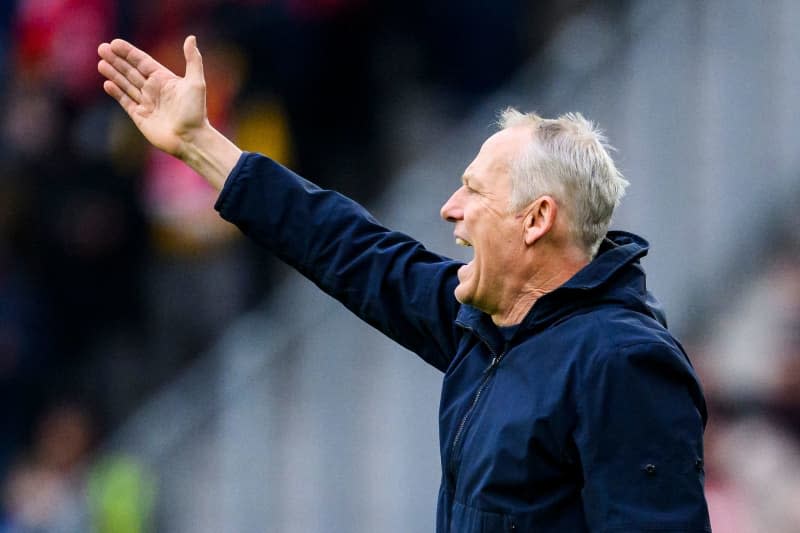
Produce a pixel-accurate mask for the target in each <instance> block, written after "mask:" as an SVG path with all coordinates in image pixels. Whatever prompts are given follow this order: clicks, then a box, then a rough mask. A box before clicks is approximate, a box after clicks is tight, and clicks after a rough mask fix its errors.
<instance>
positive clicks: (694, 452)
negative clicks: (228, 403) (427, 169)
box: [98, 37, 710, 533]
mask: <svg viewBox="0 0 800 533" xmlns="http://www.w3.org/2000/svg"><path fill="white" fill-rule="evenodd" d="M98 52H99V54H100V57H101V60H100V62H99V64H98V70H99V71H100V72H101V73H102V74H103V75H104V76H105V77H106V78H107V81H106V82H105V83H104V88H105V90H106V92H107V93H108V94H110V95H111V96H112V97H114V98H115V99H116V100H117V101H118V102H119V103H120V105H121V106H122V108H123V109H124V110H125V111H126V112H127V113H128V114H129V115H130V117H131V118H132V119H133V121H134V122H135V124H136V125H137V127H138V128H139V129H140V130H141V131H142V133H143V134H144V135H145V137H147V139H148V140H149V141H150V142H152V143H153V144H154V145H155V146H157V147H158V148H160V149H162V150H164V151H166V152H168V153H170V154H172V155H174V156H176V157H178V158H180V159H181V160H183V161H185V162H186V163H187V164H189V165H190V166H191V167H192V168H194V169H195V170H196V171H197V172H199V173H200V174H201V175H202V176H204V177H205V178H206V179H207V180H208V181H209V183H211V184H212V185H213V186H215V187H217V188H218V189H221V194H220V197H219V200H218V201H217V205H216V208H217V209H218V210H219V211H220V213H221V215H222V216H223V217H224V218H226V219H227V220H230V221H231V222H233V223H235V224H236V225H238V226H239V227H240V228H241V230H242V231H243V232H245V233H246V234H247V235H249V236H250V237H252V238H253V239H254V240H256V241H258V242H259V243H261V244H262V245H264V246H266V247H268V248H270V249H272V250H273V251H274V252H275V253H276V254H277V255H278V256H279V257H280V258H281V259H283V260H284V261H286V262H287V263H289V264H290V265H292V266H294V267H295V268H296V269H297V270H299V271H300V272H301V273H303V274H304V275H305V276H307V277H309V278H310V279H312V280H313V281H314V282H315V283H317V284H318V285H319V286H320V287H321V288H322V289H323V290H325V291H326V292H328V293H330V294H331V295H332V296H334V297H335V298H337V299H339V300H340V301H341V302H342V303H343V304H344V305H345V306H347V307H348V308H349V309H351V310H352V311H353V312H354V313H356V314H357V315H358V316H360V317H361V318H362V319H364V320H366V321H367V322H368V323H370V324H372V325H373V326H375V327H376V328H378V329H379V330H381V331H383V332H384V333H385V334H387V335H388V336H389V337H391V338H393V339H394V340H396V341H397V342H399V343H401V344H402V345H404V346H405V347H407V348H409V349H410V350H412V351H414V352H416V353H417V354H419V355H420V356H421V357H422V358H423V359H424V360H426V361H427V362H429V363H430V364H432V365H433V366H435V367H436V368H438V369H440V370H441V371H442V372H444V381H443V387H442V397H441V405H440V428H439V433H440V440H441V459H442V483H441V488H440V491H439V502H438V511H437V531H439V532H452V533H468V532H495V531H497V532H501V531H526V532H527V531H536V532H559V533H562V532H583V531H598V532H599V531H604V532H605V531H616V532H626V533H629V532H639V531H659V532H666V531H670V532H701V531H703V532H705V531H710V527H709V522H708V511H707V509H706V503H705V498H704V495H703V458H702V433H703V428H704V425H705V420H706V411H705V404H704V400H703V395H702V391H701V389H700V385H699V383H698V381H697V377H696V376H695V373H694V371H693V370H692V367H691V365H690V363H689V361H688V359H687V357H686V355H685V354H684V352H683V350H682V348H681V347H680V345H679V344H678V342H677V341H676V340H675V339H673V338H672V336H671V335H670V334H669V333H668V332H667V330H666V329H665V327H664V326H663V325H662V324H661V323H660V321H659V318H658V317H659V315H658V314H657V313H656V312H655V311H654V310H653V308H651V307H650V306H648V305H647V291H646V288H645V277H644V272H643V271H642V269H641V267H640V265H639V261H638V260H639V258H640V257H642V256H643V255H645V253H646V252H647V243H646V242H645V241H644V240H642V239H641V238H639V237H636V236H635V235H632V234H628V233H622V232H611V233H609V234H608V235H607V237H606V232H607V228H608V225H609V222H610V219H611V215H612V212H613V210H614V207H615V206H616V205H617V203H618V201H619V199H620V197H621V196H622V194H623V192H624V188H625V186H626V185H627V182H626V181H625V180H624V179H623V178H622V177H621V175H620V174H619V173H618V172H617V170H616V168H615V167H614V163H613V161H612V160H611V158H610V157H609V156H608V153H607V151H606V149H605V146H604V141H603V139H602V137H601V136H600V135H599V133H598V132H597V131H595V129H594V128H593V127H592V125H591V124H590V123H588V122H587V121H586V120H584V119H583V118H582V117H581V116H580V115H565V116H563V117H560V118H559V119H555V120H546V119H542V118H540V117H537V116H536V115H524V114H521V113H519V112H516V111H514V110H508V111H506V112H505V113H504V114H503V117H502V120H501V126H502V129H501V130H500V131H499V132H498V133H496V134H495V135H493V136H492V137H490V138H489V139H488V140H487V141H486V142H485V143H484V145H483V146H482V147H481V149H480V152H479V153H478V155H477V157H476V158H475V160H474V161H473V162H472V163H471V164H470V165H469V166H468V167H467V169H466V171H465V173H464V175H463V177H462V184H461V187H459V188H458V189H457V190H456V191H455V193H453V195H452V197H451V198H450V199H449V200H448V201H447V202H446V203H445V204H444V206H443V207H442V212H441V214H442V217H443V218H445V219H446V220H448V221H450V222H453V223H454V225H455V231H454V233H455V238H456V240H457V242H459V243H460V244H463V245H465V246H471V247H473V249H474V252H475V256H474V259H473V260H472V261H470V262H469V263H467V264H466V265H462V264H460V263H458V262H455V261H452V260H450V259H447V258H444V257H441V256H439V255H436V254H433V253H431V252H429V251H427V250H426V249H425V248H424V247H423V246H422V245H421V244H420V243H418V242H416V241H414V240H413V239H411V238H409V237H408V236H406V235H403V234H401V233H398V232H394V231H391V230H388V229H386V228H384V227H382V226H381V225H379V224H378V223H377V222H376V221H375V220H374V219H373V218H372V217H371V216H370V215H369V214H368V213H366V212H365V211H364V209H363V208H362V207H361V206H359V205H358V204H355V203H354V202H352V201H350V200H349V199H347V198H345V197H343V196H341V195H339V194H337V193H334V192H331V191H326V190H322V189H319V188H318V187H316V186H314V185H313V184H311V183H309V182H307V181H305V180H304V179H302V178H300V177H299V176H296V175H295V174H293V173H292V172H290V171H289V170H287V169H285V168H283V167H281V166H280V165H278V164H276V163H274V162H272V161H271V160H269V159H268V158H266V157H263V156H259V155H256V154H246V153H245V154H243V153H242V152H241V151H240V150H239V149H238V148H237V147H236V146H235V145H233V144H232V143H231V142H230V141H229V140H227V139H226V138H225V137H224V136H222V135H221V134H220V133H218V132H217V131H216V130H214V128H213V127H212V126H211V125H210V124H209V123H208V119H207V117H206V113H205V82H204V78H203V68H202V60H201V57H200V53H199V51H198V49H197V45H196V41H195V39H194V37H188V38H187V39H186V41H185V43H184V55H185V57H186V75H185V77H183V78H181V77H178V76H176V75H175V74H173V73H172V72H170V71H168V70H167V69H166V68H164V67H163V66H161V65H160V64H158V63H157V62H156V61H155V60H153V59H152V58H151V57H149V56H148V55H147V54H145V53H144V52H142V51H141V50H139V49H137V48H135V47H133V46H132V45H130V44H129V43H127V42H125V41H122V40H114V41H113V42H111V43H110V44H108V43H104V44H101V45H100V47H99V49H98Z"/></svg>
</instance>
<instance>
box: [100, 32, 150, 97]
mask: <svg viewBox="0 0 800 533" xmlns="http://www.w3.org/2000/svg"><path fill="white" fill-rule="evenodd" d="M97 54H98V55H99V56H100V57H101V58H103V59H104V60H105V61H106V62H108V63H109V64H111V66H113V67H114V68H115V69H116V70H117V71H118V72H120V73H121V74H122V75H123V76H125V77H126V78H127V79H128V81H129V82H130V83H131V84H133V85H134V86H135V87H136V88H137V89H141V88H142V87H144V83H145V81H147V79H146V78H145V77H144V75H142V73H141V72H139V70H138V69H137V68H136V67H134V66H133V65H131V64H130V63H128V61H127V59H125V58H123V57H120V56H118V55H117V54H115V53H114V51H113V50H112V49H111V45H109V44H108V43H103V44H101V45H100V46H98V47H97Z"/></svg>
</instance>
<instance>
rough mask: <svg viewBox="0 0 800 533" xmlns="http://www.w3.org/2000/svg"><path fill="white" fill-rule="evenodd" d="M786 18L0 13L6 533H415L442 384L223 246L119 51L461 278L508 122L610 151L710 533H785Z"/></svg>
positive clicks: (193, 8)
mask: <svg viewBox="0 0 800 533" xmlns="http://www.w3.org/2000/svg"><path fill="white" fill-rule="evenodd" d="M798 27H800V3H799V2H796V1H794V0H774V1H770V2H753V1H747V0H707V1H705V2H694V1H688V0H687V1H675V2H658V1H626V0H615V1H607V2H591V1H587V0H562V1H556V0H549V1H547V0H542V1H539V2H527V1H524V0H494V1H493V2H478V1H474V0H430V1H424V0H406V1H390V0H384V1H383V2H368V1H367V0H238V1H234V0H158V1H156V0H140V1H138V2H123V1H118V0H18V1H13V0H0V72H2V76H0V496H1V499H0V502H2V506H1V507H0V509H2V510H1V512H0V531H1V532H3V533H28V532H37V533H45V532H89V531H91V532H98V533H111V532H114V533H118V532H119V533H139V532H141V533H144V532H154V531H169V532H178V533H180V532H218V531H239V532H250V531H268V532H283V531H303V532H319V533H331V532H367V531H383V532H398V533H400V532H403V533H407V532H412V531H413V532H416V531H419V532H422V531H431V530H432V529H433V525H434V509H435V501H436V491H437V488H438V483H439V463H438V448H437V421H436V420H437V406H438V393H439V383H440V379H441V376H440V375H439V374H438V373H437V372H436V371H435V370H434V369H432V368H430V367H428V366H426V365H425V364H424V363H423V362H421V361H420V360H418V359H417V358H416V357H414V356H413V355H412V354H410V353H408V352H406V351H404V350H403V349H401V348H399V347H397V346H395V345H393V344H391V343H389V342H388V341H387V340H385V339H384V338H383V337H381V336H380V335H379V334H377V333H376V332H374V331H373V330H371V329H370V328H369V327H368V326H365V325H363V324H361V323H360V322H358V321H357V320H356V319H355V318H353V317H352V316H350V315H349V314H348V313H347V312H346V311H345V310H344V308H342V307H341V306H340V305H339V304H337V303H336V302H334V301H332V300H331V299H330V298H328V297H327V296H325V295H322V294H320V293H319V292H318V291H317V290H316V288H315V287H313V286H312V285H311V284H310V283H309V282H307V281H305V280H304V279H302V278H300V277H299V276H298V275H296V274H294V273H292V272H289V271H288V270H287V269H286V268H285V267H283V266H282V265H280V264H278V263H277V262H276V261H275V260H273V259H272V258H270V256H269V255H268V254H267V253H265V252H263V251H262V250H259V249H258V248H257V247H255V246H254V245H252V244H251V243H249V242H247V241H246V240H245V239H243V238H242V237H241V236H240V235H239V234H238V233H237V231H236V230H235V229H234V228H232V227H230V226H228V225H227V224H225V223H223V222H222V221H221V220H219V218H218V216H217V215H216V213H215V212H214V211H213V209H212V205H213V203H214V200H215V197H216V195H215V194H214V192H213V191H212V190H210V189H209V188H208V187H206V186H205V185H204V184H203V182H202V181H201V180H200V179H199V178H198V177H197V176H196V175H194V174H193V173H192V172H191V171H189V170H188V169H187V168H186V167H183V166H182V165H181V164H179V163H177V162H176V161H174V160H172V159H170V158H168V157H166V156H163V155H162V154H159V153H157V152H155V151H154V150H152V149H150V148H149V147H148V146H147V145H146V143H145V142H144V141H143V139H142V138H141V136H140V135H139V134H138V133H137V132H136V131H135V130H134V129H133V128H132V126H131V124H130V123H129V122H128V120H127V118H126V117H125V115H124V114H123V112H122V111H121V110H120V109H119V108H118V107H117V105H116V103H115V102H114V101H113V100H112V99H111V98H109V97H107V96H106V95H105V94H104V93H103V92H102V89H101V84H102V81H101V78H100V76H99V75H98V74H97V72H96V62H97V56H96V47H97V45H98V43H100V42H102V41H104V40H109V39H110V38H113V37H114V36H122V37H125V38H127V39H129V40H131V41H132V42H134V43H136V44H137V45H138V46H140V47H142V48H144V49H145V50H147V51H149V52H150V53H151V54H152V55H153V56H155V57H156V58H157V59H158V60H160V61H161V62H162V63H164V64H166V65H168V66H170V67H172V68H174V69H175V70H176V71H177V72H179V73H182V72H183V58H182V53H181V43H182V41H183V37H184V36H185V35H186V34H188V33H194V34H196V35H197V36H198V41H199V45H200V49H201V51H202V52H203V56H204V63H205V67H206V74H207V77H208V87H209V89H208V90H209V95H208V106H209V112H210V115H211V118H212V122H213V123H214V124H215V125H216V126H217V127H218V128H219V129H221V130H222V131H224V132H226V133H227V134H228V135H229V136H230V137H232V138H233V139H234V140H235V141H236V142H237V143H238V144H239V145H240V146H242V147H243V148H245V149H248V150H252V151H261V152H264V153H267V154H269V155H271V156H272V157H273V158H275V159H277V160H279V161H281V162H283V163H285V164H287V165H289V166H291V167H292V168H294V169H296V170H297V171H298V172H300V173H301V174H302V175H304V176H306V177H308V178H310V179H312V180H314V181H316V182H317V183H319V184H321V185H323V186H326V187H331V188H336V189H338V190H340V191H342V192H344V193H346V194H348V195H350V196H352V197H354V198H356V199H357V200H359V201H361V202H363V203H365V204H366V205H367V206H368V207H369V208H370V209H371V210H372V211H373V212H374V213H376V215H377V216H378V217H379V218H380V219H381V220H382V221H384V222H385V223H386V224H387V225H390V226H392V227H396V228H398V229H401V230H403V231H406V232H408V233H410V234H412V235H414V236H417V237H418V238H421V240H422V241H423V242H424V243H425V244H426V245H428V246H429V247H431V248H433V249H435V250H437V251H441V252H443V253H445V254H449V255H452V256H455V257H460V256H462V254H463V252H462V251H460V250H458V249H456V247H455V246H454V244H453V243H452V236H451V228H449V227H448V225H447V224H445V223H444V222H442V221H440V220H439V218H438V209H439V206H440V205H441V203H442V202H444V200H446V198H447V197H448V195H449V194H450V192H451V191H452V190H453V189H454V188H456V187H457V186H458V184H459V177H460V175H461V172H462V171H463V169H464V167H465V166H466V164H467V163H468V162H469V161H470V160H471V159H472V158H473V157H474V155H475V153H476V152H477V150H478V148H479V147H480V144H481V142H482V141H483V140H484V139H485V138H486V137H487V136H489V135H490V134H491V133H492V132H493V131H494V126H493V122H494V120H495V119H496V116H497V112H498V111H499V110H500V109H502V108H504V107H505V106H508V105H514V106H517V107H519V108H520V109H522V110H526V111H528V110H536V111H538V112H539V113H540V114H542V115H545V116H554V115H558V114H561V113H563V112H567V111H580V112H582V113H583V114H585V115H586V116H587V117H589V118H591V119H593V120H595V121H597V122H598V123H599V124H600V126H601V127H602V128H603V129H604V130H605V131H606V132H607V134H608V136H609V138H610V139H611V142H612V144H614V145H615V146H616V147H617V149H618V152H617V154H616V159H617V161H618V166H619V167H621V169H622V170H623V172H624V173H625V175H626V176H627V178H628V179H629V180H630V182H631V183H632V185H631V187H630V188H629V192H628V196H627V198H626V199H625V200H624V202H623V205H622V206H621V208H620V210H619V212H618V214H617V216H616V219H615V223H614V227H616V228H620V229H628V230H631V231H634V232H637V233H640V234H641V235H643V236H644V237H646V238H647V239H649V241H650V242H651V245H652V251H651V253H650V255H649V256H648V258H646V260H645V261H644V265H645V268H646V269H647V271H648V273H649V284H650V285H649V288H650V289H651V290H652V291H653V292H654V293H655V294H656V295H657V296H658V297H659V298H660V299H661V300H662V302H663V303H664V306H665V308H666V311H667V315H668V319H669V321H670V327H671V329H672V330H673V331H674V333H675V334H676V335H678V336H679V338H681V340H682V341H683V342H684V344H685V346H686V348H687V350H688V351H689V353H690V355H691V357H692V359H693V361H694V364H695V366H696V368H697V369H698V371H699V372H700V374H701V376H702V379H703V382H704V385H705V389H706V393H707V399H708V402H709V406H710V412H711V419H710V421H709V424H708V428H707V432H706V476H707V478H706V489H707V495H708V500H709V506H710V509H711V515H712V525H713V526H714V531H715V532H717V533H762V532H770V533H782V532H787V533H797V532H798V531H800V453H799V451H800V224H798V222H800V218H798V215H797V213H798V211H799V208H800V201H799V200H800V180H799V179H798V177H800V157H798V154H799V153H800V152H799V151H798V150H797V147H798V146H799V145H800V128H798V127H797V124H798V118H800V98H798V96H800V95H799V94H798V87H800V32H798V31H797V28H798Z"/></svg>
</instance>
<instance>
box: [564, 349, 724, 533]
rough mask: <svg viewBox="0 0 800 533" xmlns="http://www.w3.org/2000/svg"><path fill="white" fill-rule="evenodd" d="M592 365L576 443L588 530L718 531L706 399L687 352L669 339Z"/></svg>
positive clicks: (581, 393)
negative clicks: (708, 473)
mask: <svg viewBox="0 0 800 533" xmlns="http://www.w3.org/2000/svg"><path fill="white" fill-rule="evenodd" d="M587 368H588V370H586V375H585V376H584V377H583V379H581V380H580V381H581V390H579V391H578V392H577V396H578V402H577V405H578V420H579V421H578V424H577V429H576V433H575V442H576V444H577V446H578V451H579V454H580V460H581V465H582V469H583V476H584V488H583V502H584V510H585V513H586V518H587V522H588V525H589V530H590V531H593V532H598V533H599V532H612V531H613V532H626V533H639V532H652V531H659V532H661V533H667V532H669V533H690V532H691V533H700V532H708V531H711V527H710V524H709V518H708V509H707V506H706V501H705V496H704V492H703V482H704V473H703V429H704V426H705V419H706V411H705V402H704V400H703V396H702V391H701V390H700V385H699V382H698V381H697V379H696V377H695V375H694V371H693V370H692V369H691V366H690V365H689V363H688V359H686V356H685V355H684V354H683V352H682V351H680V349H679V348H677V347H676V346H673V345H670V344H669V343H666V342H652V343H643V344H636V345H634V346H628V347H624V348H622V349H620V350H619V351H618V352H617V353H614V354H612V355H606V356H603V357H598V358H597V359H595V360H594V361H593V362H592V363H591V364H590V365H589V366H588V367H587Z"/></svg>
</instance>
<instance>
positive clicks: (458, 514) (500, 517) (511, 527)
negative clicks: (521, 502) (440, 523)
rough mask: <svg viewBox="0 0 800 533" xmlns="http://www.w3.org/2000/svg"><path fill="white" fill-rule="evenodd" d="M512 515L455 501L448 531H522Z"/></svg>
mask: <svg viewBox="0 0 800 533" xmlns="http://www.w3.org/2000/svg"><path fill="white" fill-rule="evenodd" d="M522 531H524V530H523V529H520V528H519V525H518V524H517V521H516V520H515V519H514V517H513V516H512V515H508V514H503V513H498V512H492V511H483V510H480V509H476V508H475V507H470V506H468V505H464V504H462V503H459V502H455V503H453V507H452V514H451V517H450V527H449V530H448V533H522Z"/></svg>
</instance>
